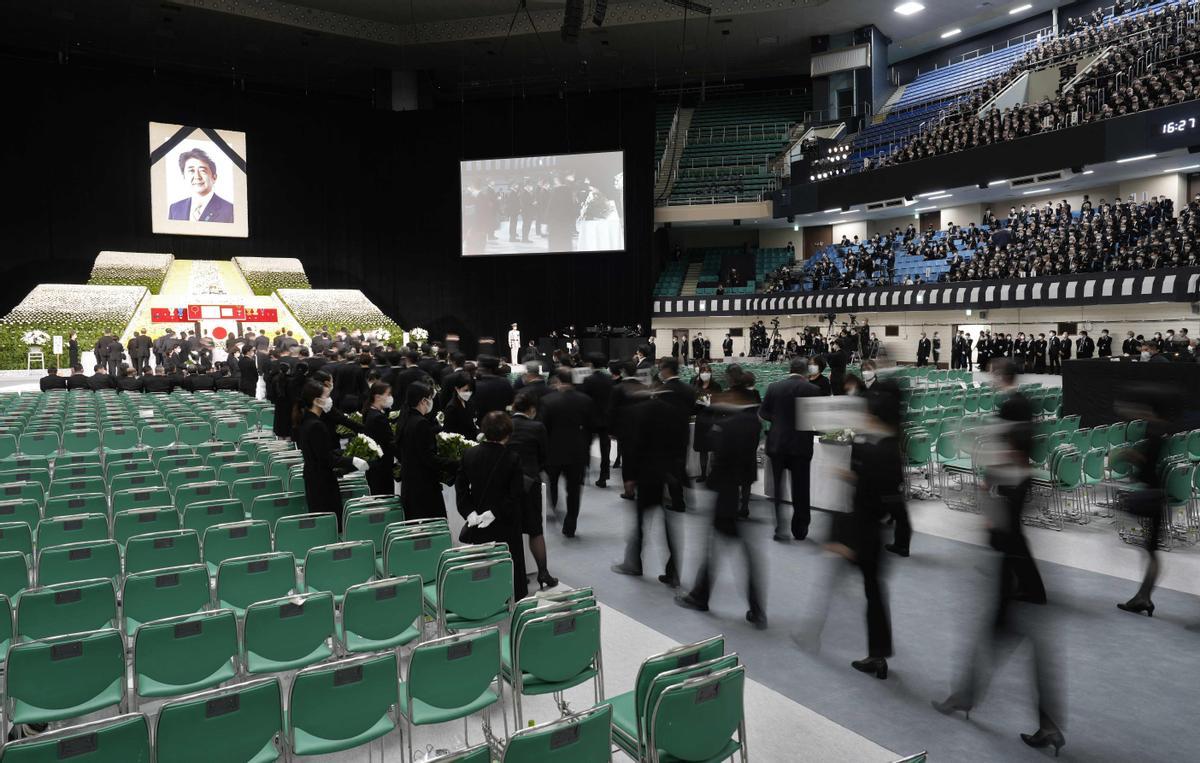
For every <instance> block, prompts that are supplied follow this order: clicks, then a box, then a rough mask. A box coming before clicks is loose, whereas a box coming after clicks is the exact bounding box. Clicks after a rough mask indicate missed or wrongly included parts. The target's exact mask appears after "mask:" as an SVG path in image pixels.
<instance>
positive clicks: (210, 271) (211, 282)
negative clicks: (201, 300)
mask: <svg viewBox="0 0 1200 763" xmlns="http://www.w3.org/2000/svg"><path fill="white" fill-rule="evenodd" d="M188 293H190V294H228V293H229V290H228V289H227V288H225V279H224V278H223V277H222V276H221V269H220V268H219V267H217V263H215V262H211V261H208V260H197V261H196V262H193V263H192V273H191V275H190V276H189V277H188Z"/></svg>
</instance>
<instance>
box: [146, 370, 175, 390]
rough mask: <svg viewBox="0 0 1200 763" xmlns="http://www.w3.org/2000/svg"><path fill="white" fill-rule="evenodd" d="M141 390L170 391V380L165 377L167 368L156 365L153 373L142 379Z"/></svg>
mask: <svg viewBox="0 0 1200 763" xmlns="http://www.w3.org/2000/svg"><path fill="white" fill-rule="evenodd" d="M142 390H143V391H145V392H170V391H171V380H170V379H168V378H167V369H166V368H164V367H163V366H156V367H155V369H154V373H152V374H148V375H147V376H146V377H145V378H144V379H142Z"/></svg>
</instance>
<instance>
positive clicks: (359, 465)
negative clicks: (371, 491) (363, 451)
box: [354, 456, 370, 472]
mask: <svg viewBox="0 0 1200 763" xmlns="http://www.w3.org/2000/svg"><path fill="white" fill-rule="evenodd" d="M368 466H370V464H368V463H367V462H366V461H364V460H362V459H361V458H359V457H358V456H355V457H354V468H355V469H358V470H359V471H360V472H365V471H366V470H367V467H368Z"/></svg>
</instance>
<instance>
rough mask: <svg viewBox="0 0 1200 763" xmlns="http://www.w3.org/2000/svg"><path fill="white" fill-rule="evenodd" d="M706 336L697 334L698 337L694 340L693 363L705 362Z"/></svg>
mask: <svg viewBox="0 0 1200 763" xmlns="http://www.w3.org/2000/svg"><path fill="white" fill-rule="evenodd" d="M705 341H706V340H705V338H704V334H701V333H700V332H696V337H695V338H694V339H692V362H693V363H699V362H700V361H702V360H704V342H705Z"/></svg>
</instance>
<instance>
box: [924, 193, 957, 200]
mask: <svg viewBox="0 0 1200 763" xmlns="http://www.w3.org/2000/svg"><path fill="white" fill-rule="evenodd" d="M953 195H954V194H952V193H939V194H938V195H937V196H930V197H929V200H930V201H934V200H936V199H948V198H950V197H951V196H953Z"/></svg>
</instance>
